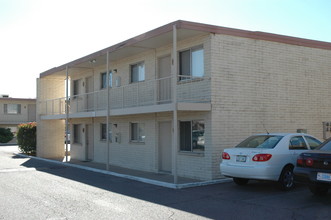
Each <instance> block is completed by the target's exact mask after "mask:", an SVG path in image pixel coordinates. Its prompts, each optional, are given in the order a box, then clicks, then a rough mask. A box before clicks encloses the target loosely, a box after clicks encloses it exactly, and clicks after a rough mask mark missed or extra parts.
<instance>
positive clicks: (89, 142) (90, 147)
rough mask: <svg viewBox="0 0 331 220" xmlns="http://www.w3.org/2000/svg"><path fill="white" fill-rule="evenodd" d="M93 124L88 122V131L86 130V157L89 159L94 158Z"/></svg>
mask: <svg viewBox="0 0 331 220" xmlns="http://www.w3.org/2000/svg"><path fill="white" fill-rule="evenodd" d="M93 137H94V135H93V125H92V124H87V125H86V132H85V138H86V142H85V143H86V151H85V154H86V155H85V158H86V160H87V161H91V160H93V157H94V141H93Z"/></svg>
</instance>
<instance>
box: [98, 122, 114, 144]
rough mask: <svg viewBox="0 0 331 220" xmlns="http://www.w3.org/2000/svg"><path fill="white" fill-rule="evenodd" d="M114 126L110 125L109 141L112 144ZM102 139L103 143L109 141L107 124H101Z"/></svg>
mask: <svg viewBox="0 0 331 220" xmlns="http://www.w3.org/2000/svg"><path fill="white" fill-rule="evenodd" d="M111 128H112V124H109V141H110V142H112V129H111ZM100 130H101V132H100V136H101V137H100V139H101V140H102V141H106V140H107V124H100Z"/></svg>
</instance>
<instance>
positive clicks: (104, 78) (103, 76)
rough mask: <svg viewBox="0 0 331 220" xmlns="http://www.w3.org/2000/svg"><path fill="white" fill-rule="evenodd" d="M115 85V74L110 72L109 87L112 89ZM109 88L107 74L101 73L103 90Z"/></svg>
mask: <svg viewBox="0 0 331 220" xmlns="http://www.w3.org/2000/svg"><path fill="white" fill-rule="evenodd" d="M112 85H113V73H112V72H109V87H110V88H111V87H112ZM105 88H107V74H106V73H105V72H104V73H101V89H105Z"/></svg>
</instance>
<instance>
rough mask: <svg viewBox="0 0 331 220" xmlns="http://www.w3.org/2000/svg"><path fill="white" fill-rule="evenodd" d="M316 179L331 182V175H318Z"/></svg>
mask: <svg viewBox="0 0 331 220" xmlns="http://www.w3.org/2000/svg"><path fill="white" fill-rule="evenodd" d="M316 179H317V180H321V181H328V182H331V173H317V178H316Z"/></svg>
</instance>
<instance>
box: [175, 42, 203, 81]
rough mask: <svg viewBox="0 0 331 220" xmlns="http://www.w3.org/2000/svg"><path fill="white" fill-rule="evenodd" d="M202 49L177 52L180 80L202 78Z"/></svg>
mask: <svg viewBox="0 0 331 220" xmlns="http://www.w3.org/2000/svg"><path fill="white" fill-rule="evenodd" d="M204 74H205V73H204V55H203V47H202V46H198V47H193V48H190V49H188V50H184V51H181V52H179V75H180V78H179V79H180V80H185V79H191V78H194V77H203V76H204Z"/></svg>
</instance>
